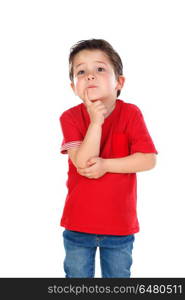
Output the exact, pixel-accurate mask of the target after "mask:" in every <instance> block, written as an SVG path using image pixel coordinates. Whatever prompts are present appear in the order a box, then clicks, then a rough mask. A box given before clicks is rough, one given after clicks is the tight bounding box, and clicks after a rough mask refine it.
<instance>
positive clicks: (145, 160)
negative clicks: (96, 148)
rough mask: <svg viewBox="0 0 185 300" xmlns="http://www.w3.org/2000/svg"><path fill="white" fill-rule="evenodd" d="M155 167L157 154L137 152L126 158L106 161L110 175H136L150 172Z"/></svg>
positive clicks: (106, 167) (105, 164)
mask: <svg viewBox="0 0 185 300" xmlns="http://www.w3.org/2000/svg"><path fill="white" fill-rule="evenodd" d="M155 165H156V154H155V153H141V152H136V153H134V154H131V155H129V156H126V157H121V158H107V159H104V167H105V170H106V172H109V173H136V172H141V171H147V170H150V169H152V168H154V167H155Z"/></svg>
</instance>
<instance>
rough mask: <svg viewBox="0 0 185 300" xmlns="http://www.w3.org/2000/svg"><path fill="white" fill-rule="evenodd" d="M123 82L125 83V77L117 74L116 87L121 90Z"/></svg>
mask: <svg viewBox="0 0 185 300" xmlns="http://www.w3.org/2000/svg"><path fill="white" fill-rule="evenodd" d="M124 83H125V77H124V76H123V75H119V77H118V79H117V85H116V89H117V90H121V89H122V88H123V85H124Z"/></svg>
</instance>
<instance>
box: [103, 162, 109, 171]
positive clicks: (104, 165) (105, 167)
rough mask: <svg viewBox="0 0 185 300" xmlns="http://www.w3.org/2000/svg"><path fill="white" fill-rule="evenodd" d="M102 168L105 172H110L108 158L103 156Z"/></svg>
mask: <svg viewBox="0 0 185 300" xmlns="http://www.w3.org/2000/svg"><path fill="white" fill-rule="evenodd" d="M103 168H104V171H105V172H106V173H108V172H110V170H109V159H108V158H103Z"/></svg>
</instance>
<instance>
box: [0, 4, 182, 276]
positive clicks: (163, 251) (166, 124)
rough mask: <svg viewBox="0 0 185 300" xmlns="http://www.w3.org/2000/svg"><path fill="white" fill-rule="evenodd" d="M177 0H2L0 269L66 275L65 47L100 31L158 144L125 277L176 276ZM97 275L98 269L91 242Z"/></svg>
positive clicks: (69, 102)
mask: <svg viewBox="0 0 185 300" xmlns="http://www.w3.org/2000/svg"><path fill="white" fill-rule="evenodd" d="M183 5H184V1H179V0H174V1H170V0H168V1H165V0H160V1H156V0H155V1H150V0H140V1H138V0H136V1H132V0H128V1H124V0H120V1H118V0H114V1H107V0H106V1H103V0H101V1H99V0H98V1H96V0H94V1H90V2H89V1H86V0H78V1H72V0H68V1H66V2H65V1H47V0H44V1H39V0H36V1H34V0H32V1H8V0H6V1H1V2H0V42H1V46H0V84H1V87H0V99H1V102H0V103H1V104H0V131H1V132H0V133H1V135H0V144H1V146H0V152H1V153H0V176H1V178H0V180H1V182H0V183H1V188H0V276H1V277H64V276H65V275H64V271H63V259H64V249H63V240H62V232H63V230H64V228H63V227H60V226H59V223H60V218H61V214H62V210H63V205H64V201H65V197H66V193H67V188H66V185H65V183H66V180H67V169H68V165H67V155H62V154H60V145H61V142H62V133H61V128H60V124H59V117H60V115H61V114H62V112H63V111H64V110H66V109H68V108H70V107H72V106H75V105H78V104H80V103H81V100H80V99H79V98H78V97H76V96H75V95H74V94H73V91H72V89H71V88H70V81H69V76H68V55H69V51H70V47H71V46H72V45H74V44H75V43H76V42H78V41H79V40H84V39H90V38H103V39H105V40H107V41H108V42H109V43H111V44H112V46H113V47H114V48H115V50H116V51H118V53H119V54H120V56H121V58H122V61H123V66H124V75H125V77H126V82H125V86H124V88H123V90H122V92H121V95H120V96H119V98H120V99H122V100H124V101H126V102H130V103H134V104H136V105H137V106H138V107H139V108H140V109H141V111H142V112H143V115H144V118H145V121H146V124H147V127H148V130H149V132H150V135H151V137H152V139H153V141H154V144H155V146H156V149H157V150H158V152H159V154H158V157H157V166H156V167H155V169H152V170H150V171H146V172H140V173H138V174H137V178H138V217H139V222H140V227H141V230H140V232H139V233H137V234H136V240H135V244H134V251H133V266H132V277H184V275H185V258H184V253H185V243H184V228H185V221H184V209H185V205H184V201H185V197H184V187H185V184H184V180H185V177H184V162H185V160H184V150H185V143H184V128H185V127H184V126H185V122H184V120H185V117H184V113H185V111H184V107H185V106H184V101H185V97H184V96H185V92H184V80H185V77H184V74H185V59H184V53H185V45H184V28H185V21H184V7H183ZM95 276H96V277H101V274H100V264H99V249H97V255H96V273H95Z"/></svg>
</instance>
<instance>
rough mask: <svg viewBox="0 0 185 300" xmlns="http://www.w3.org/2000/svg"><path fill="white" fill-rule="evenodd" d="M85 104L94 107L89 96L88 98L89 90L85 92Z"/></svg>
mask: <svg viewBox="0 0 185 300" xmlns="http://www.w3.org/2000/svg"><path fill="white" fill-rule="evenodd" d="M85 103H86V104H87V105H88V106H90V105H92V102H91V101H90V99H89V96H88V90H87V89H86V90H85Z"/></svg>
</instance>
